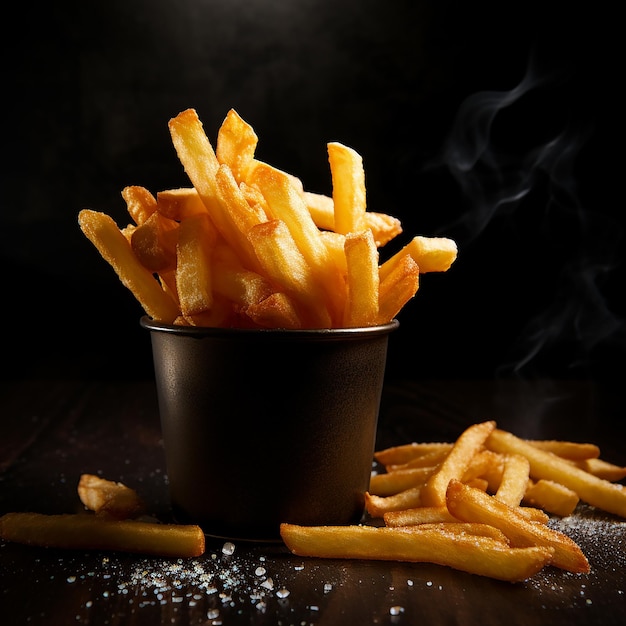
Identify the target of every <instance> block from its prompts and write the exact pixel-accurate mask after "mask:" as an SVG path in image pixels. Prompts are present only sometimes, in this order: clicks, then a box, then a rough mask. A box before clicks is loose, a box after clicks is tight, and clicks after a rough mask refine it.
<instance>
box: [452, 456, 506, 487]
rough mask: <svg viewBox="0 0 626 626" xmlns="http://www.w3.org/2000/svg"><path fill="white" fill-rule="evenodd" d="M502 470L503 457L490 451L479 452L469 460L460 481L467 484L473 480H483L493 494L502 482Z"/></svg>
mask: <svg viewBox="0 0 626 626" xmlns="http://www.w3.org/2000/svg"><path fill="white" fill-rule="evenodd" d="M503 469H504V455H502V454H497V453H496V452H492V451H491V450H480V452H476V454H474V456H473V457H472V458H471V460H470V462H469V465H468V466H467V469H466V470H465V472H463V477H462V479H461V480H462V482H468V481H470V480H473V479H475V478H484V479H485V480H487V482H488V484H489V488H490V489H491V490H492V491H494V492H495V491H496V490H497V489H498V487H499V486H500V483H501V482H502V471H503Z"/></svg>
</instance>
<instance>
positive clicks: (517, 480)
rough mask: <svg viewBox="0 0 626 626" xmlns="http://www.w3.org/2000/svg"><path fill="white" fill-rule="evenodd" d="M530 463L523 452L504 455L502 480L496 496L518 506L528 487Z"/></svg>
mask: <svg viewBox="0 0 626 626" xmlns="http://www.w3.org/2000/svg"><path fill="white" fill-rule="evenodd" d="M529 470H530V463H529V462H528V459H527V458H526V457H524V456H522V455H521V454H507V455H506V456H505V457H504V465H503V468H502V480H501V481H500V485H499V486H498V489H497V491H496V493H495V497H496V498H497V499H498V500H500V502H504V503H505V504H508V505H509V506H518V505H519V503H520V502H521V501H522V498H523V497H524V494H525V493H526V490H527V488H528V481H529V476H528V472H529Z"/></svg>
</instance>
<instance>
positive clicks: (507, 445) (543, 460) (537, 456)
mask: <svg viewBox="0 0 626 626" xmlns="http://www.w3.org/2000/svg"><path fill="white" fill-rule="evenodd" d="M486 445H487V446H488V447H489V448H490V449H491V450H494V451H496V452H502V453H505V454H521V455H523V456H525V457H526V458H527V459H528V461H529V462H530V476H531V478H534V479H537V480H538V479H540V478H545V479H548V480H553V481H554V482H557V483H560V484H561V485H564V486H565V487H569V488H570V489H571V490H572V491H575V492H576V493H577V494H578V497H579V498H580V499H581V500H583V501H584V502H587V503H588V504H591V505H592V506H596V507H598V508H599V509H602V510H604V511H607V512H608V513H614V514H615V515H620V516H621V517H626V487H624V486H623V485H619V484H616V483H612V482H610V481H608V480H605V479H603V478H598V477H597V476H594V475H593V474H590V473H589V472H586V471H585V470H583V469H580V468H579V467H576V466H574V465H572V464H571V463H569V462H568V461H567V460H566V459H562V458H560V457H558V456H557V455H556V454H554V453H553V452H546V451H545V450H540V449H539V448H537V447H535V446H533V445H532V444H530V443H527V442H526V441H524V440H522V439H520V438H519V437H516V436H515V435H514V434H513V433H509V432H507V431H503V430H499V429H495V430H494V432H492V433H491V434H490V436H489V438H488V440H487V443H486Z"/></svg>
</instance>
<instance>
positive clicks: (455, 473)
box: [421, 420, 496, 506]
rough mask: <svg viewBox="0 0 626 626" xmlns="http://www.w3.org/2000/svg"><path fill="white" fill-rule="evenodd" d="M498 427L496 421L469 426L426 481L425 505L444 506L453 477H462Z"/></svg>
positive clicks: (423, 498)
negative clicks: (475, 455)
mask: <svg viewBox="0 0 626 626" xmlns="http://www.w3.org/2000/svg"><path fill="white" fill-rule="evenodd" d="M495 427H496V423H495V422H494V421H492V420H491V421H487V422H481V423H480V424H474V425H472V426H470V427H469V428H467V429H466V430H465V431H464V432H463V433H462V434H461V435H460V436H459V438H458V439H457V440H456V442H455V443H454V446H453V447H452V450H450V452H449V453H448V456H446V458H445V459H444V460H443V461H442V463H441V465H440V466H439V468H438V469H437V471H436V472H435V473H434V474H433V475H432V476H431V477H430V478H429V479H428V480H427V481H426V484H425V485H424V488H423V489H422V493H421V498H422V504H423V505H424V506H444V505H445V504H446V489H447V488H448V483H449V482H450V481H451V480H452V479H461V478H462V477H463V474H464V472H465V470H466V469H467V468H468V466H469V464H470V462H471V460H472V457H473V456H474V454H476V452H478V451H479V450H480V449H481V447H482V446H483V444H484V442H485V441H486V439H487V437H489V435H490V433H491V432H492V431H493V430H494V428H495Z"/></svg>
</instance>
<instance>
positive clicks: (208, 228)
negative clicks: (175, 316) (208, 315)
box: [176, 213, 216, 317]
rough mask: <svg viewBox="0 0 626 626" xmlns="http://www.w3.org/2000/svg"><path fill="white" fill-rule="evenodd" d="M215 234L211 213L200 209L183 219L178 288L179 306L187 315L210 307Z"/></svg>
mask: <svg viewBox="0 0 626 626" xmlns="http://www.w3.org/2000/svg"><path fill="white" fill-rule="evenodd" d="M215 238H216V234H215V232H214V230H213V225H212V224H211V222H210V220H209V216H208V215H206V214H204V213H198V214H197V215H192V216H190V217H187V218H185V219H184V220H183V221H182V222H181V223H180V229H179V236H178V248H177V264H176V289H177V292H178V299H179V302H180V310H181V312H182V314H183V315H184V316H186V317H187V316H194V315H198V314H199V313H205V312H207V311H210V310H211V307H212V305H213V290H212V285H211V244H212V242H214V241H215Z"/></svg>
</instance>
